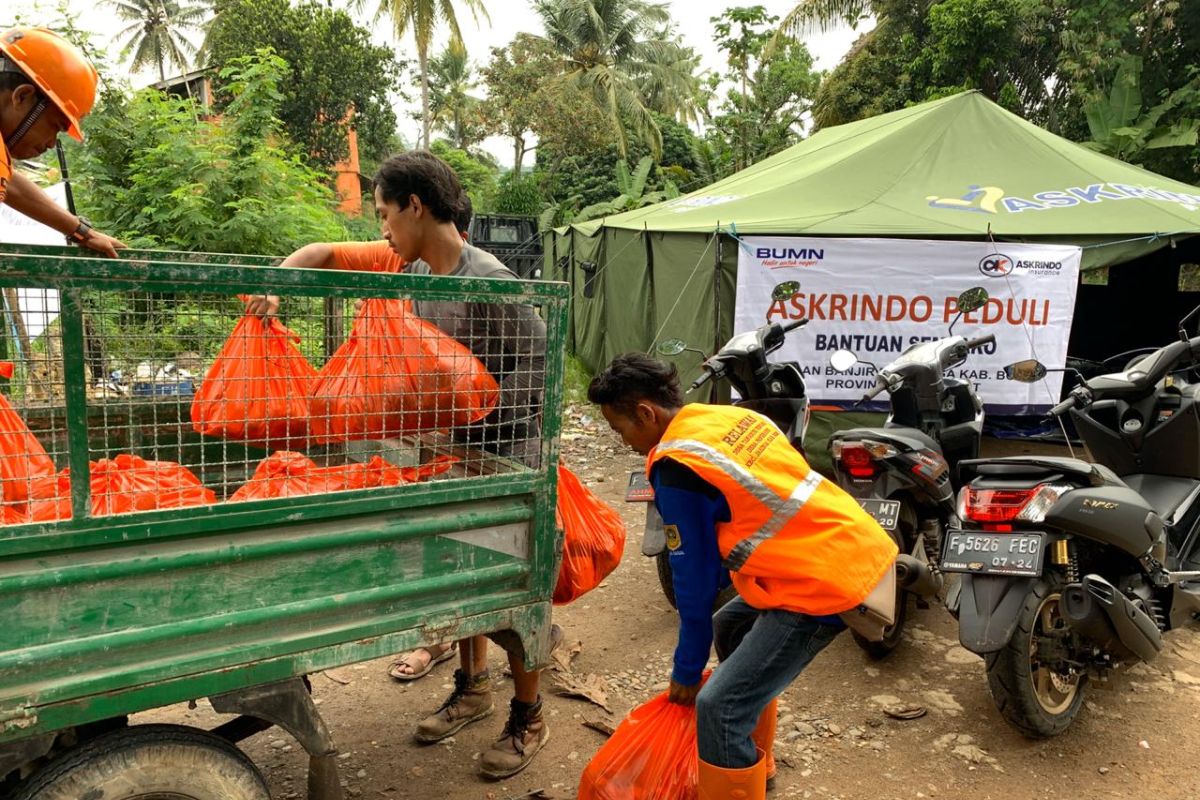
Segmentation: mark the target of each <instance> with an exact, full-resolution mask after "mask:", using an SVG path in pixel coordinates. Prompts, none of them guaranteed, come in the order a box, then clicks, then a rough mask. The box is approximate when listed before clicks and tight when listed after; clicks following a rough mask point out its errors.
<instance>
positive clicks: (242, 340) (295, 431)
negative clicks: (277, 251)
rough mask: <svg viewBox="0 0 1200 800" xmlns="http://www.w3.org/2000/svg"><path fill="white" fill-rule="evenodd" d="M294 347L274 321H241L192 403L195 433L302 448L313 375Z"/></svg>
mask: <svg viewBox="0 0 1200 800" xmlns="http://www.w3.org/2000/svg"><path fill="white" fill-rule="evenodd" d="M299 341H300V337H299V336H297V335H296V334H294V333H292V332H291V331H290V330H288V329H287V328H286V327H284V326H283V325H282V324H280V322H279V321H278V320H275V319H272V320H270V321H264V320H263V319H261V318H260V317H255V316H249V315H247V316H245V317H242V318H241V319H240V320H239V321H238V323H237V325H236V326H234V329H233V333H231V334H230V335H229V338H228V339H227V340H226V341H225V345H224V346H223V347H222V348H221V352H220V353H218V354H217V358H216V360H215V361H213V364H212V366H211V367H210V368H209V370H208V374H207V375H205V376H204V382H203V383H201V384H200V389H199V391H197V392H196V397H195V399H194V400H193V401H192V427H193V428H195V430H196V432H197V433H201V434H204V435H205V436H221V437H224V438H226V439H237V440H240V441H245V442H251V443H257V444H262V443H267V444H270V445H272V446H274V447H278V448H280V449H287V448H289V447H299V446H302V445H303V444H304V442H305V440H306V438H307V436H308V396H309V393H310V392H311V391H312V386H313V383H314V382H315V381H316V378H317V371H316V369H314V368H313V366H312V364H309V363H308V360H307V359H305V358H304V356H303V355H302V354H301V353H300V351H299V350H297V349H296V342H299Z"/></svg>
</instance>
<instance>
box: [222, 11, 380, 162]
mask: <svg viewBox="0 0 1200 800" xmlns="http://www.w3.org/2000/svg"><path fill="white" fill-rule="evenodd" d="M214 8H215V9H216V11H217V17H216V19H215V20H214V22H213V24H212V26H211V28H210V30H209V34H208V39H207V41H206V43H205V46H206V49H207V51H208V54H209V58H210V62H211V63H212V64H213V65H214V66H216V67H217V68H218V69H220V68H223V67H224V66H226V65H227V64H228V63H229V62H230V61H231V60H233V59H237V58H242V57H244V56H247V55H251V54H253V53H255V52H256V51H257V50H259V49H260V48H264V47H270V48H272V49H274V51H275V52H276V53H278V54H279V55H280V56H281V57H282V58H283V59H284V60H285V61H287V63H288V65H289V66H288V71H287V73H286V74H285V75H283V76H282V78H281V79H280V81H279V87H280V91H281V93H282V100H281V102H280V103H279V104H278V111H277V113H278V116H279V118H280V119H281V120H282V121H283V123H284V126H285V128H286V130H287V131H288V134H289V136H291V138H292V139H293V140H294V141H295V142H296V143H297V144H298V145H300V147H301V149H302V152H303V153H304V154H305V155H306V156H308V158H309V159H310V163H312V164H313V165H314V166H315V167H317V168H318V169H322V170H331V169H332V168H333V166H334V165H335V164H336V163H337V162H338V161H340V160H342V159H343V158H345V157H346V154H347V152H348V145H347V122H348V119H347V115H348V113H349V112H350V110H351V109H353V110H354V118H353V124H354V127H355V130H356V132H357V134H358V146H359V152H360V155H361V157H362V158H363V160H364V161H368V162H378V161H379V160H381V159H383V158H386V157H387V156H388V155H390V153H391V150H389V148H390V147H391V145H392V139H393V136H394V135H395V130H396V114H395V112H394V111H393V110H392V101H391V97H390V95H391V94H392V93H393V92H398V91H399V90H400V86H399V83H398V80H397V78H398V77H399V75H400V72H401V65H400V64H399V63H397V61H396V59H395V57H394V56H393V54H392V51H391V50H389V49H388V48H386V47H378V46H376V45H374V44H372V42H371V34H370V32H369V31H367V30H365V29H364V28H360V27H358V26H357V25H355V24H354V21H353V20H352V19H351V18H350V16H349V15H348V14H346V13H345V12H344V11H336V10H332V9H329V8H325V7H324V6H323V5H322V4H319V3H317V2H310V1H309V0H304V1H303V2H301V3H300V4H299V5H296V6H293V5H292V4H291V3H290V2H289V0H214ZM220 85H221V80H220V79H218V81H217V87H216V88H217V89H218V90H220Z"/></svg>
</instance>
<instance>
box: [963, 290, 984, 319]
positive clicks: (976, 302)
mask: <svg viewBox="0 0 1200 800" xmlns="http://www.w3.org/2000/svg"><path fill="white" fill-rule="evenodd" d="M987 301H988V290H987V289H985V288H983V287H982V286H973V287H971V288H970V289H967V290H966V291H965V292H963V293H962V294H960V295H959V296H958V310H959V311H960V312H961V313H963V314H969V313H971V312H972V311H978V310H979V309H981V308H983V306H984V305H985V304H986V303H987Z"/></svg>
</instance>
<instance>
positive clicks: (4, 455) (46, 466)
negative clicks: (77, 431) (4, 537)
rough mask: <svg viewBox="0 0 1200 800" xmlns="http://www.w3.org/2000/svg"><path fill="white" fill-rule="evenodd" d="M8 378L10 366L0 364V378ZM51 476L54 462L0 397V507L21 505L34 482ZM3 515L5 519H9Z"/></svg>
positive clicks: (9, 364) (0, 362)
mask: <svg viewBox="0 0 1200 800" xmlns="http://www.w3.org/2000/svg"><path fill="white" fill-rule="evenodd" d="M12 376H13V364H12V362H11V361H0V377H4V378H11V377H12ZM53 476H54V461H53V460H51V458H50V456H48V455H46V449H45V448H44V447H42V445H41V442H39V441H38V440H37V437H36V436H34V435H33V433H32V432H31V431H30V430H29V427H28V426H26V424H25V420H24V419H22V418H21V415H20V414H18V413H17V410H16V409H15V408H13V407H12V404H11V403H9V402H8V398H7V397H5V396H4V395H2V394H0V504H10V503H24V502H25V500H26V499H28V497H29V493H30V490H31V487H32V485H33V482H34V481H37V480H41V479H45V478H50V477H53ZM3 513H4V516H5V518H7V517H8V516H9V515H10V513H9V512H3ZM13 513H15V512H13ZM5 524H10V525H11V524H13V523H11V522H5Z"/></svg>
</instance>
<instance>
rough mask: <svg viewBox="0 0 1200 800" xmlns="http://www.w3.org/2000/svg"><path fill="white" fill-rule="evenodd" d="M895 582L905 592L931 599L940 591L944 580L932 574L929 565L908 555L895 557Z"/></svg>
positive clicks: (937, 573)
mask: <svg viewBox="0 0 1200 800" xmlns="http://www.w3.org/2000/svg"><path fill="white" fill-rule="evenodd" d="M896 582H897V583H899V584H900V587H901V588H903V589H905V590H906V591H909V592H912V593H913V594H915V595H918V596H920V597H933V596H934V595H935V594H937V593H938V592H940V591H941V590H942V584H943V583H944V582H945V578H943V577H942V574H941V573H940V572H934V571H933V570H932V569H930V568H929V564H927V563H925V562H924V561H921V560H920V559H918V558H914V557H912V556H910V555H903V554H902V555H899V556H896Z"/></svg>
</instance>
